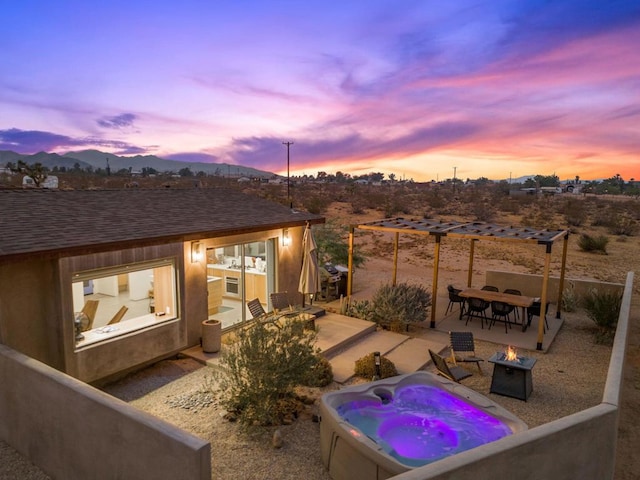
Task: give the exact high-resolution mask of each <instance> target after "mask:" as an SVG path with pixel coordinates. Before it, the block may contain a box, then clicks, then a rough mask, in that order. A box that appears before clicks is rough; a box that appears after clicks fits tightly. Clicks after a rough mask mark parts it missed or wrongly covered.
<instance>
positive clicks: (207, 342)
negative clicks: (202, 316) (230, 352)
mask: <svg viewBox="0 0 640 480" xmlns="http://www.w3.org/2000/svg"><path fill="white" fill-rule="evenodd" d="M221 345H222V323H220V320H205V321H204V322H202V351H203V352H205V353H216V352H219V351H220V347H221Z"/></svg>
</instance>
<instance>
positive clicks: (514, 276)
mask: <svg viewBox="0 0 640 480" xmlns="http://www.w3.org/2000/svg"><path fill="white" fill-rule="evenodd" d="M485 283H486V284H487V285H495V286H496V287H498V288H499V289H500V291H502V290H504V289H505V288H515V289H516V290H520V291H521V292H522V294H523V295H526V296H528V297H540V296H542V275H532V274H526V273H513V272H502V271H499V270H488V271H487V273H486V282H485ZM559 285H560V277H551V276H550V277H549V289H548V295H549V301H550V302H551V303H556V302H557V301H558V289H559ZM564 288H565V290H566V289H567V288H573V291H574V293H575V294H576V295H578V296H584V295H585V294H587V293H589V291H591V290H593V289H597V290H598V291H600V292H605V291H606V292H608V291H613V292H622V291H623V289H624V285H623V284H621V283H607V282H598V281H597V280H583V279H576V278H565V279H564Z"/></svg>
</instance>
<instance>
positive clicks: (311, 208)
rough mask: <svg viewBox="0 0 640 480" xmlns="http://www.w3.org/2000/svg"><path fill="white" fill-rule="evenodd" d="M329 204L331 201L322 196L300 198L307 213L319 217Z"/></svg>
mask: <svg viewBox="0 0 640 480" xmlns="http://www.w3.org/2000/svg"><path fill="white" fill-rule="evenodd" d="M329 204H331V201H330V200H329V199H328V198H327V197H324V196H320V195H309V196H304V197H303V198H302V205H303V206H304V208H305V210H307V211H308V212H309V213H314V214H316V215H319V214H321V213H324V212H325V211H326V210H327V208H328V207H329Z"/></svg>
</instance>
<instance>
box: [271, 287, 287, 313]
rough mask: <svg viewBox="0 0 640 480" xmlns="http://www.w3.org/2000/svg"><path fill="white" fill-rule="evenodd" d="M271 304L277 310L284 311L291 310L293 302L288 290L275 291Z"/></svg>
mask: <svg viewBox="0 0 640 480" xmlns="http://www.w3.org/2000/svg"><path fill="white" fill-rule="evenodd" d="M270 297H271V305H272V306H273V309H274V310H275V311H277V312H284V311H285V310H291V304H290V303H289V295H288V294H287V292H274V293H272V294H271V295H270Z"/></svg>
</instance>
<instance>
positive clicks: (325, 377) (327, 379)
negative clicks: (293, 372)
mask: <svg viewBox="0 0 640 480" xmlns="http://www.w3.org/2000/svg"><path fill="white" fill-rule="evenodd" d="M331 382H333V368H331V363H330V362H329V360H327V359H326V358H324V357H321V356H317V357H316V363H315V365H313V366H312V367H311V368H310V369H309V372H308V377H307V378H306V379H305V381H304V382H303V383H304V385H306V386H308V387H326V386H327V385H329V384H330V383H331Z"/></svg>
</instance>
